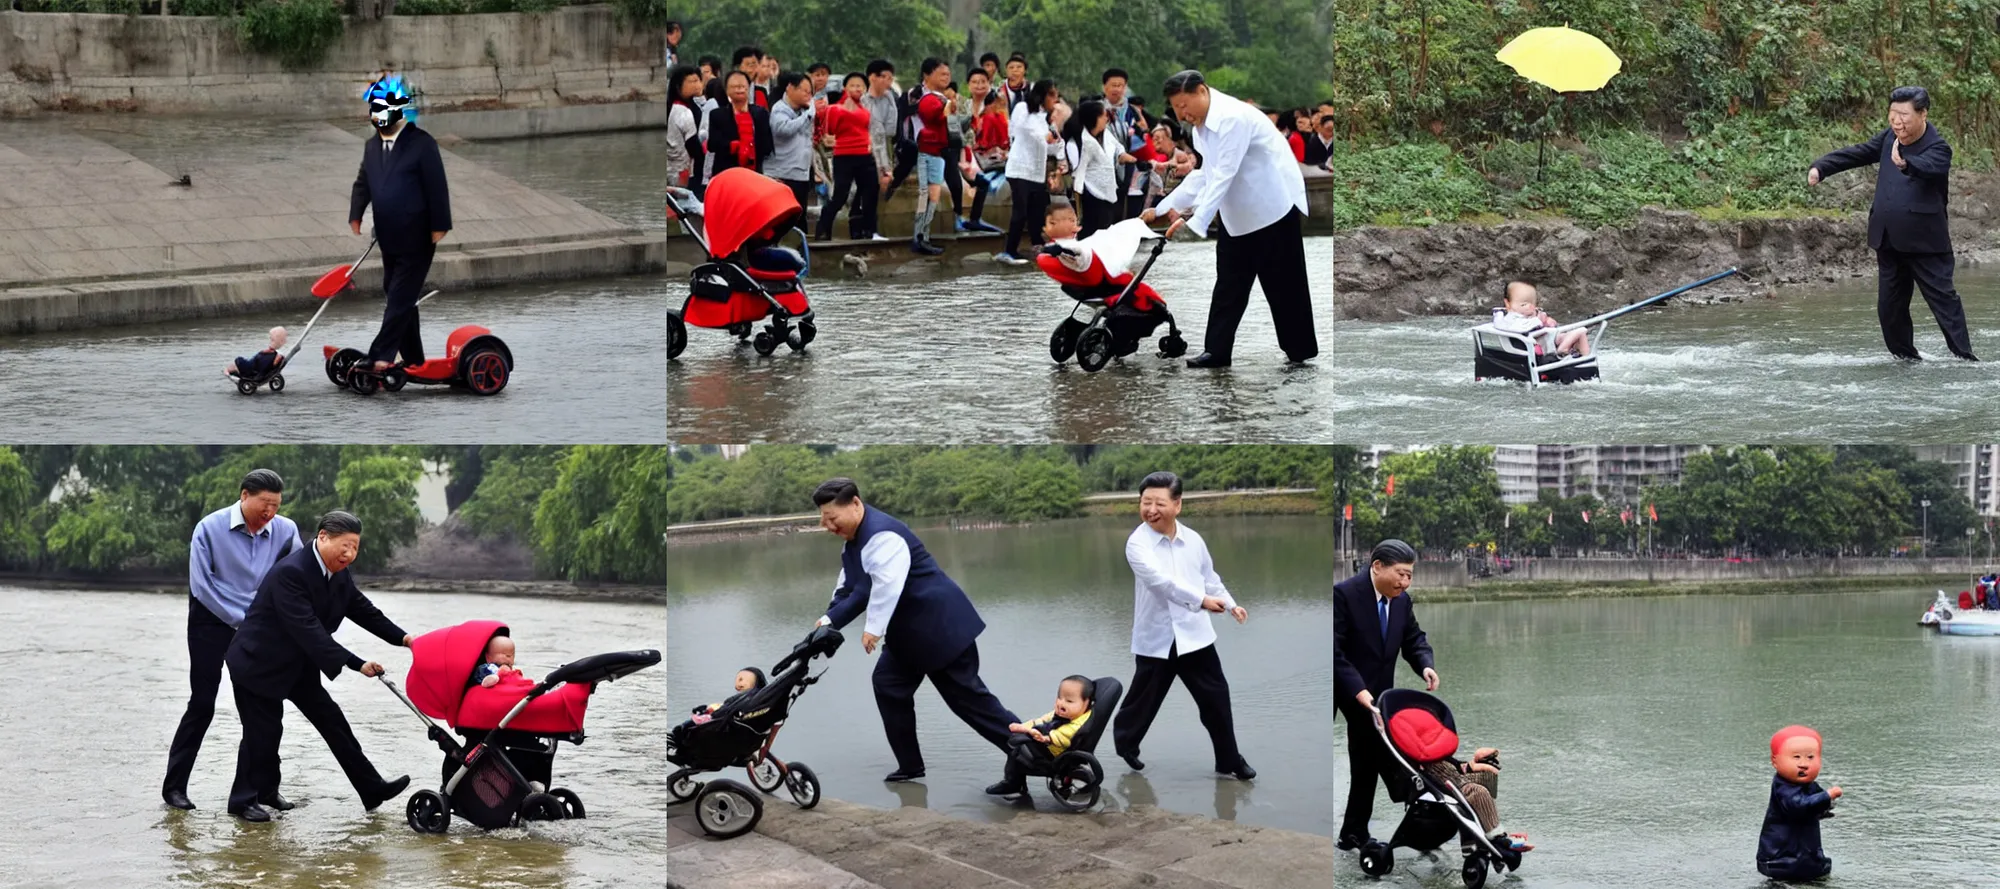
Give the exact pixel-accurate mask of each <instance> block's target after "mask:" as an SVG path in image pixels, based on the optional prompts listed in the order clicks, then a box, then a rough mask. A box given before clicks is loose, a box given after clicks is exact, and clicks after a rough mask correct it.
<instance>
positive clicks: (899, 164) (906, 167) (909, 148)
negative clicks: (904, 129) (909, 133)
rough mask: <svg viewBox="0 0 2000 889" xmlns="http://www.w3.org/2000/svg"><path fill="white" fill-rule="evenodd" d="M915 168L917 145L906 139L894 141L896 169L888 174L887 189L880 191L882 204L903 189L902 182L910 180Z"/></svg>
mask: <svg viewBox="0 0 2000 889" xmlns="http://www.w3.org/2000/svg"><path fill="white" fill-rule="evenodd" d="M916 168H917V143H915V142H911V141H910V140H908V139H897V140H896V167H895V169H894V170H892V171H890V173H889V187H888V188H885V189H882V203H884V204H886V203H888V202H889V196H890V195H893V194H895V193H896V189H898V188H902V187H903V181H904V180H906V179H909V178H910V171H912V170H915V169H916Z"/></svg>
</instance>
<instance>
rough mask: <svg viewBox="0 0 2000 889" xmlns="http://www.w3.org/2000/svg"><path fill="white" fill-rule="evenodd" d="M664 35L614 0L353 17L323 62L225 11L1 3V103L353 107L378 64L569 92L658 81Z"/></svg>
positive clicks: (532, 97) (312, 113)
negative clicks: (534, 10)
mask: <svg viewBox="0 0 2000 889" xmlns="http://www.w3.org/2000/svg"><path fill="white" fill-rule="evenodd" d="M665 41H666V38H665V36H664V35H663V34H661V33H659V32H658V31H655V30H651V29H640V28H637V27H634V26H632V25H629V24H627V23H624V22H621V21H619V20H618V17H617V14H616V13H615V11H614V10H613V9H612V8H611V7H610V6H602V5H599V6H579V7H565V8H563V9H560V10H557V11H554V12H549V13H541V14H521V13H492V14H480V15H439V16H392V17H390V18H388V19H385V20H382V21H372V22H370V21H356V20H349V21H348V23H347V29H346V33H345V34H344V36H342V38H341V39H340V41H339V42H338V43H336V44H335V45H334V46H333V48H332V50H331V51H329V52H328V53H327V56H326V58H325V60H323V61H322V62H321V63H320V64H319V65H318V66H317V67H315V68H313V69H311V70H302V71H292V70H287V69H285V68H284V67H283V66H282V65H280V64H279V62H278V60H277V59H276V58H273V57H271V56H266V55H261V54H258V53H255V52H252V51H251V50H250V49H249V48H248V47H246V46H244V45H243V44H242V42H241V41H240V40H239V39H238V37H237V30H236V23H235V22H234V21H232V20H230V19H226V18H210V17H191V16H164V17H163V16H120V15H86V14H69V13H22V12H11V11H7V12H0V114H25V113H31V112H33V111H35V110H38V109H53V110H65V109H76V110H89V109H103V110H116V111H141V112H148V113H186V112H206V111H224V112H230V113H237V114H248V115H251V116H255V117H259V118H273V117H283V118H309V117H329V116H350V115H358V114H360V109H361V106H360V95H361V90H362V88H363V87H364V86H365V85H366V84H367V83H368V82H369V81H370V80H371V79H372V77H373V74H374V72H376V71H379V70H382V69H385V68H388V69H395V70H400V71H404V72H406V74H407V75H408V76H409V77H410V79H411V80H412V81H413V82H414V83H415V84H416V85H417V86H418V87H419V88H420V89H421V90H422V92H423V101H424V103H425V105H426V107H427V108H428V109H431V110H437V111H444V110H448V109H451V108H454V107H458V106H464V105H468V104H470V105H473V106H475V107H478V106H489V107H490V106H494V105H511V106H537V107H549V106H563V105H573V104H579V103H602V102H612V101H619V100H624V99H628V98H633V97H635V95H636V96H643V97H647V98H650V99H652V100H654V101H653V103H651V104H659V100H660V99H662V98H663V97H664V96H665V94H666V72H665V71H664V70H662V66H663V64H664V62H665V52H664V50H665V45H666V43H665Z"/></svg>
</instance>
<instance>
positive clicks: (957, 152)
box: [944, 139, 965, 219]
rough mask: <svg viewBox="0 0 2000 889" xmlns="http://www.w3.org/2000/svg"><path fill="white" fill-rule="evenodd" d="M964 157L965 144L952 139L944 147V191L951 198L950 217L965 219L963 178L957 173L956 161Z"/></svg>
mask: <svg viewBox="0 0 2000 889" xmlns="http://www.w3.org/2000/svg"><path fill="white" fill-rule="evenodd" d="M964 156H965V143H963V142H960V141H958V140H957V139H953V140H951V141H950V142H947V143H945V146H944V191H945V194H948V195H950V196H951V215H952V216H953V217H955V218H958V219H963V218H965V177H964V175H963V174H961V173H960V172H959V171H958V159H959V158H962V157H964Z"/></svg>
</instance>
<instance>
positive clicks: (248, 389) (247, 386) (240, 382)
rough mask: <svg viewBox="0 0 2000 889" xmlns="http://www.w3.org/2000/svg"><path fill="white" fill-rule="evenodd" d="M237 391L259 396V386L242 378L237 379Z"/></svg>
mask: <svg viewBox="0 0 2000 889" xmlns="http://www.w3.org/2000/svg"><path fill="white" fill-rule="evenodd" d="M236 391H238V392H241V393H243V394H245V395H255V394H257V384H256V383H255V382H253V381H251V380H246V379H244V378H242V377H237V378H236Z"/></svg>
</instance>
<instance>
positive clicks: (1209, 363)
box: [1187, 352, 1229, 368]
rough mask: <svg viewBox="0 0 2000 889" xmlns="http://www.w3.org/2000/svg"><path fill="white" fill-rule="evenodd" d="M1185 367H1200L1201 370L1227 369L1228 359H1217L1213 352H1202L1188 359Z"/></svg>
mask: <svg viewBox="0 0 2000 889" xmlns="http://www.w3.org/2000/svg"><path fill="white" fill-rule="evenodd" d="M1187 366H1189V367H1202V368H1212V367H1228V366H1229V359H1227V358H1218V357H1216V355H1215V353H1214V352H1203V353H1201V354H1200V355H1196V356H1195V357H1193V358H1189V359H1188V360H1187Z"/></svg>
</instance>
